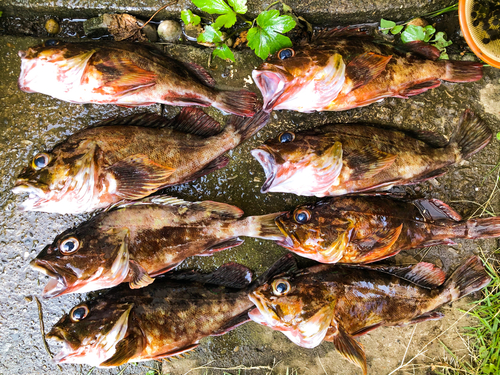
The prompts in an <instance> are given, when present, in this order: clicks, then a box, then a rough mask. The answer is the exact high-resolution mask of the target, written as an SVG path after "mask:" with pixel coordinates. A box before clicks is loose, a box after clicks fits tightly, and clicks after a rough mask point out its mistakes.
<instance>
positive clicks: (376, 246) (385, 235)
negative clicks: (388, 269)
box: [355, 224, 403, 263]
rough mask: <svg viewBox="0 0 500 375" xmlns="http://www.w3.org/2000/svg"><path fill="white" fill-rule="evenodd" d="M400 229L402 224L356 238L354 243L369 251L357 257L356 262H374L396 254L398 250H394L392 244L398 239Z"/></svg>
mask: <svg viewBox="0 0 500 375" xmlns="http://www.w3.org/2000/svg"><path fill="white" fill-rule="evenodd" d="M402 230H403V224H401V225H400V226H399V227H397V228H392V229H390V230H382V231H377V232H373V233H371V234H370V235H367V236H365V237H363V238H362V239H360V240H357V241H356V243H355V244H356V245H357V247H358V248H361V249H363V248H365V249H369V251H368V252H366V253H364V254H363V255H360V256H359V257H357V258H356V262H359V263H366V262H374V261H377V260H382V259H384V258H387V257H388V256H392V255H395V254H397V253H398V252H399V251H397V250H396V251H394V249H392V246H393V245H394V243H395V242H396V241H397V240H398V238H399V235H400V234H401V231H402Z"/></svg>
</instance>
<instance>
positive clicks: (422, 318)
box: [407, 311, 444, 324]
mask: <svg viewBox="0 0 500 375" xmlns="http://www.w3.org/2000/svg"><path fill="white" fill-rule="evenodd" d="M443 317H444V314H443V313H442V312H439V311H429V312H426V313H425V314H422V315H419V316H417V317H416V318H413V319H412V320H410V321H409V322H408V323H407V324H416V323H422V322H426V321H428V320H439V319H442V318H443Z"/></svg>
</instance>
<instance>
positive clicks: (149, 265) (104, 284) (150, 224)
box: [31, 195, 283, 298]
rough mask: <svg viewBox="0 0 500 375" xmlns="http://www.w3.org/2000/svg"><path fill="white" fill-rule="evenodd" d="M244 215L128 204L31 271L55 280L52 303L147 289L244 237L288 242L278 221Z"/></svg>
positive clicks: (222, 208)
mask: <svg viewBox="0 0 500 375" xmlns="http://www.w3.org/2000/svg"><path fill="white" fill-rule="evenodd" d="M242 215H243V211H241V210H240V209H239V208H237V207H235V206H231V205H229V204H225V203H219V202H212V201H204V202H186V201H183V200H181V199H177V198H173V197H169V196H163V195H160V196H154V197H151V198H146V199H143V200H141V201H137V202H129V203H122V204H120V205H118V206H117V207H116V208H114V209H112V210H110V211H107V212H103V213H101V214H99V215H97V216H95V217H93V218H92V219H91V220H89V221H87V222H85V223H83V224H80V225H79V226H78V227H76V228H73V229H68V230H66V231H64V232H63V233H61V234H60V235H59V236H57V238H56V239H55V240H54V242H53V243H52V244H51V245H48V246H46V247H45V248H44V249H43V250H42V251H41V252H40V254H38V256H37V257H36V258H35V259H34V260H33V261H32V262H31V265H32V266H33V267H34V268H35V269H37V270H39V271H41V272H43V273H45V274H47V275H48V276H50V277H51V279H50V281H49V282H48V283H47V286H46V287H45V289H44V290H43V294H42V295H43V297H45V298H50V297H55V296H60V295H62V294H67V293H76V292H79V293H82V292H90V291H93V290H98V289H102V288H109V287H112V286H115V285H118V284H120V283H122V282H128V283H129V285H130V287H131V288H133V289H135V288H142V287H144V286H146V285H148V284H151V283H152V282H153V281H154V279H153V277H155V276H158V275H160V274H162V273H165V272H167V271H169V270H171V269H172V268H174V267H176V266H178V265H179V264H180V263H182V261H184V259H186V258H188V257H191V256H195V255H211V254H212V253H214V252H216V251H220V250H224V249H228V248H231V247H233V246H238V245H241V244H242V243H243V240H242V239H240V238H239V236H247V237H256V238H263V239H271V240H279V239H283V235H282V234H281V232H280V230H279V229H278V228H277V226H276V225H275V223H274V218H275V217H276V215H277V214H270V215H263V216H250V217H246V218H241V216H242Z"/></svg>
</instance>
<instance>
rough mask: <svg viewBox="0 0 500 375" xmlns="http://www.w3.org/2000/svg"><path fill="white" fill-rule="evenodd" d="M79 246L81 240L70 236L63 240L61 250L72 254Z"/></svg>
mask: <svg viewBox="0 0 500 375" xmlns="http://www.w3.org/2000/svg"><path fill="white" fill-rule="evenodd" d="M79 247H80V242H79V241H78V240H77V239H76V238H75V237H70V238H67V239H65V240H64V241H63V242H61V244H60V245H59V250H61V253H63V254H71V253H74V252H75V251H77V250H78V248H79Z"/></svg>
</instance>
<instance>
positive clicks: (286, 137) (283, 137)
mask: <svg viewBox="0 0 500 375" xmlns="http://www.w3.org/2000/svg"><path fill="white" fill-rule="evenodd" d="M294 139H295V134H293V133H292V132H284V133H281V134H280V135H279V140H280V142H281V143H287V142H292V141H293V140H294Z"/></svg>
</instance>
